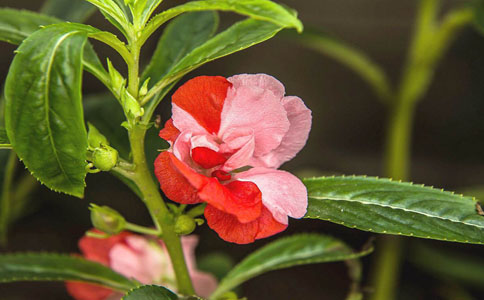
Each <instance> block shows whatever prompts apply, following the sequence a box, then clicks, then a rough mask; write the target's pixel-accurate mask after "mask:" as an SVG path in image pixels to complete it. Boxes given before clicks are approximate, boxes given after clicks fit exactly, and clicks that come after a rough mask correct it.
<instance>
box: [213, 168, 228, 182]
mask: <svg viewBox="0 0 484 300" xmlns="http://www.w3.org/2000/svg"><path fill="white" fill-rule="evenodd" d="M212 177H215V178H217V179H218V180H220V181H227V180H230V179H232V175H231V174H230V173H227V172H225V171H222V170H217V171H213V172H212Z"/></svg>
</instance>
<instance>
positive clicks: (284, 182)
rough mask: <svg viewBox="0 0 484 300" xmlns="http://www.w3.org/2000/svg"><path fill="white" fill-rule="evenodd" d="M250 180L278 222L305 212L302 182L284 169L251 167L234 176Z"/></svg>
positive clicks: (305, 194) (305, 196)
mask: <svg viewBox="0 0 484 300" xmlns="http://www.w3.org/2000/svg"><path fill="white" fill-rule="evenodd" d="M235 178H236V179H237V180H242V181H251V182H253V183H255V184H256V185H257V187H258V188H259V190H260V191H261V192H262V203H263V204H264V206H265V207H266V208H267V209H269V211H270V212H271V213H272V215H273V216H274V219H276V220H277V221H278V222H280V223H282V224H287V223H288V216H290V217H292V218H302V217H304V215H305V214H306V211H307V206H308V195H307V190H306V187H305V186H304V184H303V183H302V182H301V180H299V179H298V178H297V177H296V176H294V175H292V174H291V173H289V172H286V171H280V170H273V169H266V168H252V169H250V170H248V171H246V172H241V173H239V174H237V175H236V176H235Z"/></svg>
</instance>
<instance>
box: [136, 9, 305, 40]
mask: <svg viewBox="0 0 484 300" xmlns="http://www.w3.org/2000/svg"><path fill="white" fill-rule="evenodd" d="M202 10H221V11H232V12H235V13H238V14H241V15H245V16H248V17H250V18H253V19H257V20H261V21H267V22H271V23H273V24H275V25H278V26H279V27H282V28H296V29H297V30H298V31H299V32H302V30H303V25H302V23H301V21H299V19H298V18H297V16H296V13H295V12H294V11H292V10H289V9H287V8H285V7H283V6H281V5H278V4H276V3H275V2H272V1H269V0H204V1H190V2H188V3H185V4H182V5H179V6H176V7H174V8H171V9H168V10H166V11H164V12H162V13H160V14H158V15H156V16H154V17H153V19H152V20H151V21H150V22H149V23H148V25H147V26H146V31H145V32H144V36H145V39H146V38H147V37H149V36H151V34H152V33H153V32H155V31H156V29H158V28H159V27H160V26H161V25H162V24H164V23H165V22H166V21H168V20H170V19H172V18H174V17H176V16H178V15H180V14H182V13H185V12H192V11H202Z"/></svg>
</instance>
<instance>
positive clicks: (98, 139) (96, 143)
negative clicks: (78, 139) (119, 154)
mask: <svg viewBox="0 0 484 300" xmlns="http://www.w3.org/2000/svg"><path fill="white" fill-rule="evenodd" d="M87 125H88V126H89V133H88V134H87V142H88V144H89V147H91V148H94V149H95V148H100V147H101V145H106V146H109V142H108V139H107V138H106V137H105V136H104V135H102V134H101V133H100V132H99V130H97V128H96V127H94V125H92V124H91V123H87Z"/></svg>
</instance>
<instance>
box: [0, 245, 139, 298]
mask: <svg viewBox="0 0 484 300" xmlns="http://www.w3.org/2000/svg"><path fill="white" fill-rule="evenodd" d="M66 280H68V281H81V282H88V283H94V284H98V285H102V286H105V287H108V288H111V289H114V290H117V291H120V292H126V291H129V290H130V289H133V288H135V287H136V286H138V285H139V284H138V283H137V282H135V281H132V280H129V279H127V278H126V277H124V276H123V275H121V274H118V273H116V272H114V271H113V270H111V269H110V268H108V267H105V266H103V265H101V264H98V263H95V262H92V261H88V260H85V259H83V258H79V257H74V256H70V255H61V254H47V253H38V254H36V253H27V254H22V253H21V254H7V255H0V282H16V281H66Z"/></svg>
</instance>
